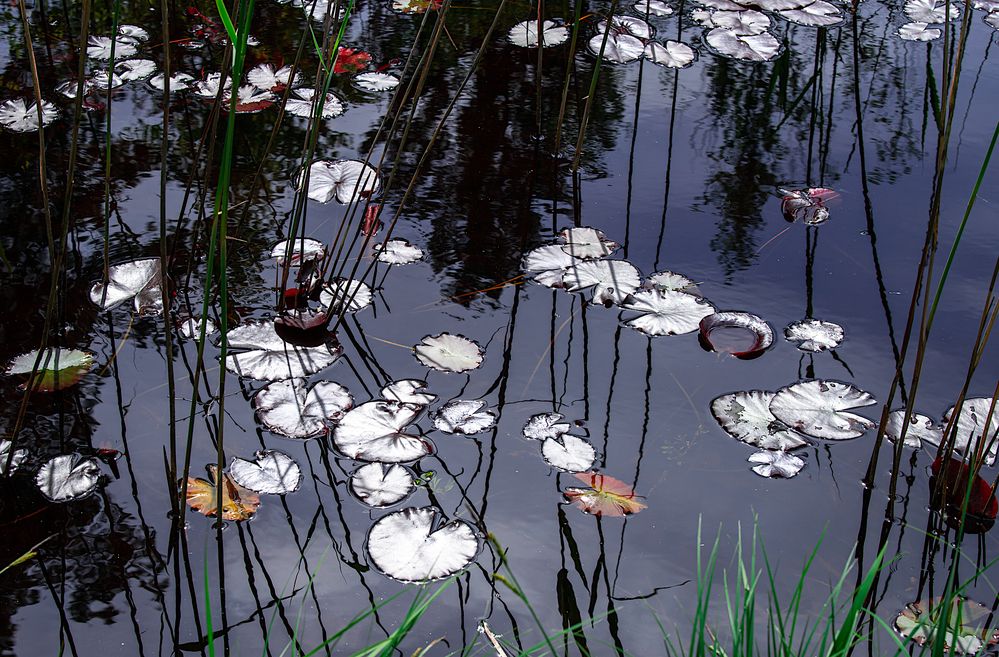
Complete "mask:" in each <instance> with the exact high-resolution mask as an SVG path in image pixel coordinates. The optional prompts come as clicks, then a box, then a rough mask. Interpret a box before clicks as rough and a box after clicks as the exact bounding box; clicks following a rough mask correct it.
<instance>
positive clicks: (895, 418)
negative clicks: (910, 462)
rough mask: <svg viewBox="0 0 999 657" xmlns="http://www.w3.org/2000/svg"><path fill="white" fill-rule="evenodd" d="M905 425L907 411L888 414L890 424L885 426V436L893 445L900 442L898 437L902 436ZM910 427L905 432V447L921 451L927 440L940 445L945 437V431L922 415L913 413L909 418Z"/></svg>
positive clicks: (900, 410)
mask: <svg viewBox="0 0 999 657" xmlns="http://www.w3.org/2000/svg"><path fill="white" fill-rule="evenodd" d="M904 423H905V409H904V408H900V409H898V410H894V411H892V412H891V413H889V414H888V422H887V424H885V435H886V436H888V440H890V441H892V442H893V443H897V442H898V437H899V436H901V435H902V427H903V424H904ZM908 424H909V426H908V428H907V429H906V430H905V443H904V444H905V446H906V447H912V448H913V449H919V448H920V447H921V446H922V444H923V441H924V440H925V441H926V442H928V443H929V444H931V445H939V444H940V440H941V438H942V436H943V430H942V429H941V428H940V427H939V426H937V424H936V422H934V421H933V419H932V418H929V417H927V416H925V415H922V414H920V413H913V414H912V416H911V417H910V418H909V422H908Z"/></svg>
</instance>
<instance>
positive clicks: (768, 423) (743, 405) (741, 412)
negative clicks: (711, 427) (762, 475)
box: [711, 390, 808, 451]
mask: <svg viewBox="0 0 999 657" xmlns="http://www.w3.org/2000/svg"><path fill="white" fill-rule="evenodd" d="M773 398H774V393H772V392H769V391H766V390H749V391H747V392H733V393H731V394H728V395H722V396H720V397H717V398H716V399H715V400H714V401H712V402H711V414H712V415H713V416H714V418H715V419H716V420H717V421H718V424H720V425H721V428H722V429H724V430H725V433H727V434H728V435H730V436H732V437H733V438H735V439H736V440H739V441H742V442H744V443H746V444H747V445H752V446H754V447H759V448H760V449H771V450H781V451H787V450H792V449H797V448H799V447H804V446H805V445H807V444H808V442H807V441H806V440H805V439H804V438H803V437H802V436H801V434H799V433H798V432H796V431H794V430H792V429H791V428H790V427H788V426H787V425H786V424H784V423H783V422H781V421H780V420H778V419H777V418H776V417H774V414H773V413H771V412H770V402H771V401H773Z"/></svg>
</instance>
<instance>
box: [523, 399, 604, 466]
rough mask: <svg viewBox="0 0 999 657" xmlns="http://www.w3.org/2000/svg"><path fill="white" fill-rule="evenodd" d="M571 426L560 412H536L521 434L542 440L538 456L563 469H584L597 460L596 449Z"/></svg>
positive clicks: (528, 437) (529, 438)
mask: <svg viewBox="0 0 999 657" xmlns="http://www.w3.org/2000/svg"><path fill="white" fill-rule="evenodd" d="M571 430H572V424H570V423H569V422H566V421H565V416H564V415H562V414H561V413H539V414H537V415H533V416H531V418H530V419H529V420H528V421H527V424H525V425H524V429H523V434H524V437H525V438H527V439H528V440H537V441H540V442H541V456H542V458H544V460H545V462H546V463H548V465H550V466H552V467H553V468H556V469H558V470H562V471H563V472H585V471H586V470H589V469H590V468H592V467H593V464H594V462H595V461H596V460H597V450H596V449H594V447H593V445H592V444H591V443H590V441H588V440H586V438H583V437H580V436H575V435H573V434H571V433H569V432H570V431H571Z"/></svg>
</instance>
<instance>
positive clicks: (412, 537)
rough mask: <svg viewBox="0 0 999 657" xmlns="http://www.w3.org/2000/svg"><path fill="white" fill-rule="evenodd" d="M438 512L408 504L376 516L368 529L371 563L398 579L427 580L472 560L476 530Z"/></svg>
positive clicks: (474, 554) (455, 571) (475, 551)
mask: <svg viewBox="0 0 999 657" xmlns="http://www.w3.org/2000/svg"><path fill="white" fill-rule="evenodd" d="M440 516H441V514H440V511H438V510H437V509H436V508H434V507H422V508H412V507H411V508H408V509H402V510H401V511H395V512H392V513H389V514H388V515H385V516H382V517H381V518H379V519H378V520H377V521H376V522H375V524H374V525H372V526H371V530H370V531H369V532H368V556H369V557H370V558H371V563H372V565H374V567H375V568H377V569H378V570H379V571H381V572H382V573H384V574H385V575H387V576H389V577H391V578H392V579H396V580H399V581H400V582H430V581H433V580H437V579H442V578H444V577H449V576H451V575H454V574H455V573H457V572H459V571H460V570H461V569H462V568H464V567H465V566H467V565H468V564H470V563H472V561H473V560H474V559H475V556H476V555H477V554H478V552H479V538H478V536H477V535H476V533H475V530H474V529H472V527H471V525H469V524H468V523H466V522H463V521H461V520H457V519H455V520H451V521H449V522H446V523H445V522H443V521H442V518H441V517H440Z"/></svg>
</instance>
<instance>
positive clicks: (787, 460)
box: [749, 449, 805, 479]
mask: <svg viewBox="0 0 999 657" xmlns="http://www.w3.org/2000/svg"><path fill="white" fill-rule="evenodd" d="M749 462H750V463H755V464H756V465H754V466H753V472H755V473H756V474H758V475H760V476H761V477H769V478H772V479H790V478H791V477H793V476H794V475H796V474H798V473H799V472H800V471H801V469H802V468H803V467H805V462H804V461H802V460H801V459H799V458H798V457H797V456H794V455H793V454H788V453H787V452H783V451H779V450H771V449H762V450H760V451H758V452H754V453H753V454H752V455H750V457H749Z"/></svg>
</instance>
